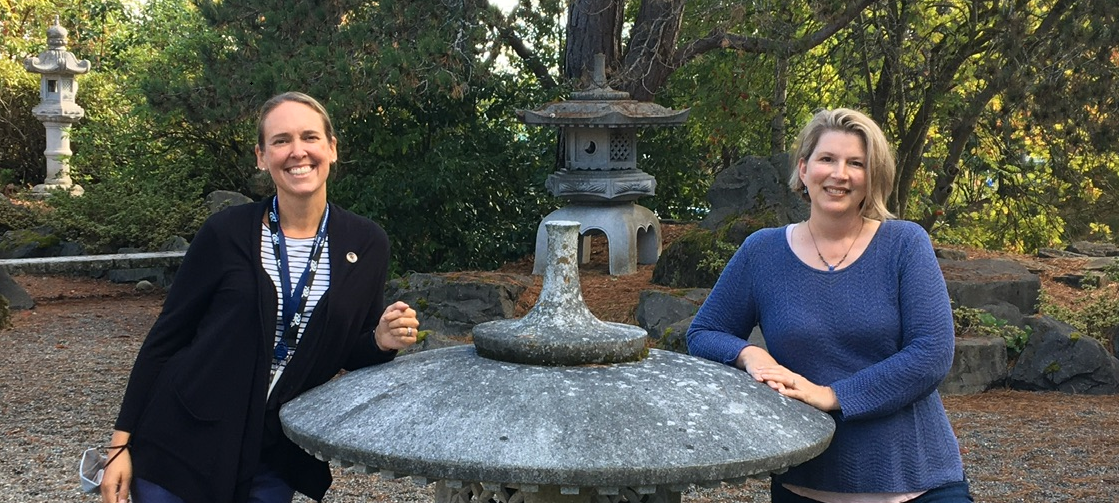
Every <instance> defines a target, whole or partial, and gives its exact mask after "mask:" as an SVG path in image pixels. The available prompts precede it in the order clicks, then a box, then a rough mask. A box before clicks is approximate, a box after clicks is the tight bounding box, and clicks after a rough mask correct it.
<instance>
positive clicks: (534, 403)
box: [280, 221, 835, 503]
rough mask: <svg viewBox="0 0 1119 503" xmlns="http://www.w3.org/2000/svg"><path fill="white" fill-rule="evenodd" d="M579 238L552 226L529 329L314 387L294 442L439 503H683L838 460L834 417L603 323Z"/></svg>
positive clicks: (484, 329) (484, 334) (291, 410)
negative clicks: (707, 491) (403, 481)
mask: <svg viewBox="0 0 1119 503" xmlns="http://www.w3.org/2000/svg"><path fill="white" fill-rule="evenodd" d="M579 227H580V224H579V223H578V222H564V221H551V222H548V223H547V224H546V225H545V230H546V232H547V234H548V251H547V253H546V254H545V255H544V258H545V260H546V263H547V264H548V267H547V268H546V270H545V272H544V281H543V287H542V289H541V291H540V295H539V298H538V300H537V302H536V305H535V307H533V308H532V310H531V311H530V312H529V313H528V314H527V315H525V316H524V317H523V318H519V319H514V320H498V321H491V322H487V323H482V324H479V325H477V326H475V327H474V345H464V346H457V347H449V348H441V349H433V350H427V351H422V352H419V353H415V354H410V355H405V356H401V357H399V358H397V359H396V360H394V361H392V362H389V363H386V364H383V365H375V366H372V367H367V368H364V369H360V370H357V371H354V372H350V373H347V374H345V375H343V376H341V377H339V378H337V379H334V380H332V381H330V382H327V383H326V384H323V385H322V386H319V387H317V388H315V389H312V390H310V391H308V392H307V393H304V394H303V395H301V396H299V397H296V398H295V399H294V400H292V401H290V402H288V403H287V404H285V405H284V406H283V407H282V408H281V409H280V422H281V424H282V425H283V429H284V433H285V434H286V435H287V436H288V438H290V439H291V440H292V441H293V442H295V443H296V444H297V445H299V446H300V447H302V448H303V449H305V450H307V452H309V453H311V454H313V455H315V456H316V457H318V458H319V459H323V460H327V461H330V462H332V463H338V464H340V465H341V466H344V467H351V468H354V469H357V470H361V471H365V472H367V473H380V474H381V476H382V477H387V478H394V477H402V476H411V477H412V479H413V481H415V482H416V483H418V484H421V485H426V484H429V483H431V482H435V483H436V487H435V501H436V503H492V502H496V503H679V502H680V493H681V492H682V491H683V490H684V489H686V488H687V487H688V486H689V485H690V484H693V483H694V484H700V485H703V486H710V485H718V484H720V483H722V482H730V483H736V482H743V481H745V480H746V478H748V477H767V476H768V475H769V474H770V473H774V472H778V473H779V472H782V471H784V470H785V469H786V468H788V467H790V466H793V465H797V464H800V463H803V462H805V461H807V460H809V459H811V458H813V457H815V456H817V455H819V454H820V453H821V452H823V451H824V449H825V448H827V446H828V444H829V443H830V441H831V437H832V434H833V433H834V432H835V423H834V422H833V420H832V419H831V417H830V416H828V415H827V414H825V413H823V412H820V411H819V410H816V409H815V408H813V407H810V406H808V405H806V404H804V403H802V402H799V401H796V400H792V399H789V398H786V397H784V396H782V395H780V394H779V393H777V392H776V391H773V390H772V389H770V388H769V387H768V386H766V385H764V384H760V383H758V382H756V381H754V380H753V379H750V378H749V376H747V375H746V373H745V372H742V371H740V370H738V369H735V368H733V367H731V366H729V365H723V364H720V363H715V362H712V361H708V360H704V359H701V358H697V357H693V356H688V355H684V354H680V353H675V352H671V351H663V350H658V349H647V348H646V347H645V340H646V334H645V331H644V330H642V329H640V328H638V327H635V326H631V325H624V324H621V323H609V322H603V321H600V320H598V319H597V318H595V317H594V315H592V314H591V313H590V311H589V310H588V309H587V306H586V304H584V302H583V296H582V291H581V289H580V287H579V268H578V264H576V263H575V254H576V248H577V246H578V245H577V240H578V236H579V234H578V232H579Z"/></svg>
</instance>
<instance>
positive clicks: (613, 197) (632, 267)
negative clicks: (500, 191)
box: [517, 54, 688, 275]
mask: <svg viewBox="0 0 1119 503" xmlns="http://www.w3.org/2000/svg"><path fill="white" fill-rule="evenodd" d="M517 115H518V116H519V117H520V119H521V120H522V121H523V122H524V123H525V124H527V125H530V126H553V127H558V128H561V129H562V130H563V133H564V135H563V137H564V152H565V166H564V169H562V170H560V171H557V172H555V173H553V174H551V175H550V176H548V180H547V182H546V183H545V186H546V187H547V189H548V191H549V192H551V193H552V195H554V196H556V197H559V198H563V199H566V200H568V201H569V202H570V203H569V204H568V205H567V206H564V207H563V208H560V209H558V210H556V211H553V212H552V213H551V214H549V215H548V216H546V217H544V220H543V221H542V222H540V227H539V228H538V229H537V231H536V259H535V263H534V264H533V269H532V272H533V274H543V272H544V269H545V267H547V264H545V262H544V256H545V254H546V250H547V247H548V243H547V231H545V228H544V227H545V224H547V223H548V222H550V221H553V220H565V221H575V222H579V224H580V229H579V234H580V235H582V236H583V239H582V241H581V242H580V249H581V252H580V254H579V258H580V262H581V263H586V262H589V261H590V246H589V245H590V236H589V233H591V232H601V233H603V234H605V235H606V239H607V243H608V246H609V251H610V274H614V275H623V274H632V273H635V272H637V264H654V263H656V262H657V258H658V257H660V252H661V228H660V220H658V219H657V216H656V215H654V214H653V212H652V211H650V210H649V209H648V208H645V207H643V206H640V205H638V204H636V203H635V202H634V201H636V200H637V199H639V198H641V197H645V196H652V195H654V194H655V193H656V188H657V181H656V178H654V177H653V176H652V175H650V174H648V173H645V172H643V171H641V170H639V169H637V128H639V127H649V126H679V125H680V124H683V123H684V121H686V120H687V119H688V110H683V111H677V110H670V109H667V108H664V107H662V106H660V105H657V104H656V103H649V102H640V101H636V100H632V99H630V96H629V93H627V92H624V91H615V90H614V89H611V88H610V87H609V86H608V85H606V68H605V58H604V57H603V55H601V54H599V55H597V56H596V57H595V66H594V74H593V82H592V84H591V88H590V89H588V90H586V91H582V92H576V93H572V94H571V98H570V99H569V100H566V101H560V102H554V103H549V104H547V105H545V106H543V107H541V108H539V109H537V110H518V111H517Z"/></svg>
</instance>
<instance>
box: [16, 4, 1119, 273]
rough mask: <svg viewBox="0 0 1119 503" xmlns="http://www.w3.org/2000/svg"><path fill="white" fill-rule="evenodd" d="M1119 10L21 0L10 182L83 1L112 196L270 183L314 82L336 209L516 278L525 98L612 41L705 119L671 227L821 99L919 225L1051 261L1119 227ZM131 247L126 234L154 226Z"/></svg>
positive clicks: (547, 152) (626, 62)
mask: <svg viewBox="0 0 1119 503" xmlns="http://www.w3.org/2000/svg"><path fill="white" fill-rule="evenodd" d="M1117 11H1119V6H1117V5H1115V4H1114V2H1112V1H1110V0H975V1H963V0H938V1H936V2H932V1H924V0H858V1H855V2H845V1H839V0H794V1H791V2H789V1H775V0H757V1H751V2H740V1H729V0H568V1H560V0H520V1H519V2H518V3H517V4H516V5H515V6H514V8H513V9H512V10H509V11H502V10H500V9H498V8H497V7H494V6H492V5H490V4H489V3H488V1H487V0H460V1H456V2H444V1H440V2H415V1H408V0H379V1H376V2H369V1H367V0H332V1H329V2H328V1H322V0H314V1H307V2H296V3H291V2H286V1H282V0H149V1H147V2H143V3H139V2H138V3H131V2H129V1H128V0H58V1H57V2H47V1H46V0H0V20H2V21H0V35H2V36H3V37H2V40H3V41H2V42H0V54H2V55H3V57H2V58H0V84H2V85H0V133H2V134H0V175H3V176H4V177H7V179H9V180H12V181H15V182H17V183H20V184H33V183H35V182H37V181H38V180H36V177H39V179H40V180H41V176H42V175H41V173H40V172H39V166H42V156H41V150H42V143H41V142H42V141H43V140H42V134H41V130H40V129H39V125H38V123H37V121H35V120H34V118H33V117H31V116H30V113H29V112H28V111H27V110H28V109H29V107H30V106H33V105H34V103H35V102H36V101H37V98H38V97H37V84H36V82H35V79H34V77H33V76H31V75H29V74H26V72H23V71H22V60H23V58H25V57H26V56H29V55H32V54H34V53H37V52H38V51H40V50H42V48H43V47H44V44H45V37H44V34H45V30H46V27H47V26H49V24H50V23H51V22H52V21H53V17H54V16H55V15H58V16H59V18H60V21H61V22H62V24H63V25H64V26H66V27H67V28H68V29H69V30H70V34H71V35H70V37H71V41H70V50H71V51H72V52H74V53H75V54H77V55H78V56H79V57H80V58H83V59H90V60H91V61H93V62H94V65H95V66H94V71H93V72H91V73H90V74H89V75H87V76H83V77H81V79H82V84H81V85H82V87H81V95H80V96H79V101H80V102H81V104H82V105H83V107H85V108H86V110H87V117H86V118H84V119H83V120H82V121H81V122H80V123H79V124H78V125H76V126H75V128H74V140H73V143H72V145H73V148H74V150H75V156H74V165H75V177H76V178H77V179H78V180H79V181H80V182H82V183H83V186H86V188H87V191H91V190H92V192H93V196H94V197H93V198H91V200H95V199H96V192H97V190H98V189H97V188H96V187H98V186H102V185H103V186H104V187H106V188H105V190H104V191H105V192H106V193H109V194H114V196H113V197H117V196H116V194H118V193H119V191H120V190H123V189H122V187H128V186H133V185H137V184H136V182H137V181H140V180H145V181H146V183H147V184H146V185H144V188H143V189H142V190H145V191H148V193H149V194H157V195H158V197H156V199H158V200H160V201H166V200H178V201H187V202H191V201H198V200H200V198H201V195H202V194H204V193H206V192H208V191H211V190H214V189H230V190H238V191H241V192H244V193H248V194H254V195H256V196H257V197H262V196H263V195H264V194H266V193H267V191H268V188H267V187H266V186H262V185H261V183H260V180H259V178H258V177H255V176H254V173H255V169H254V166H255V163H254V159H253V146H254V144H255V141H256V138H255V126H254V121H255V115H256V109H257V107H258V106H259V105H260V104H261V103H263V102H264V101H265V100H266V99H267V98H268V97H270V96H272V95H274V94H276V93H279V92H283V91H287V90H300V91H304V92H307V93H309V94H311V95H313V96H316V97H318V98H320V99H321V100H322V101H323V102H324V104H325V105H326V106H327V108H328V110H329V111H330V113H331V115H332V117H333V118H334V121H335V125H336V126H337V129H338V131H339V141H340V149H341V156H340V157H341V166H340V169H339V170H338V171H339V172H340V173H339V176H338V179H337V180H335V181H334V183H333V186H332V189H331V190H332V198H334V199H335V200H337V201H339V202H341V203H342V204H343V205H345V206H347V207H349V208H351V209H354V210H355V211H358V212H359V213H363V214H365V215H368V216H370V217H372V218H374V219H375V220H378V221H380V222H382V224H383V225H384V226H385V227H386V229H387V230H388V231H389V233H390V235H391V236H392V237H393V239H394V256H396V257H397V261H398V263H397V264H396V265H395V266H396V267H397V270H401V271H402V270H408V269H415V270H446V269H455V268H475V267H493V266H496V265H498V264H500V263H501V262H502V261H505V260H512V259H516V258H518V257H519V256H521V255H523V254H525V253H529V252H530V250H531V246H532V236H533V235H534V234H535V227H536V225H537V224H538V222H539V220H540V218H541V217H542V216H543V215H545V214H546V213H547V212H548V211H549V210H551V209H553V208H555V207H556V206H558V205H559V204H561V202H560V201H557V200H555V199H554V198H552V197H551V196H549V195H547V194H546V193H545V191H544V188H543V180H544V178H545V177H546V176H547V174H548V173H549V172H551V171H552V170H554V169H556V166H555V161H556V148H555V141H556V132H555V131H550V130H540V129H534V128H526V127H524V126H523V125H521V124H519V123H518V122H517V120H516V114H515V111H516V110H517V109H526V108H535V107H537V106H540V105H543V104H544V103H546V102H548V101H550V100H555V99H563V98H564V97H565V96H566V95H567V93H569V92H570V91H572V90H576V89H580V88H582V87H583V86H584V85H585V84H586V82H585V80H584V79H585V75H586V69H587V68H588V67H589V62H590V61H592V58H593V56H594V54H598V53H601V54H604V55H606V58H607V64H608V68H609V78H610V85H611V86H612V87H613V88H615V89H619V90H624V91H627V92H629V93H630V94H631V96H633V97H634V98H636V99H641V100H655V101H657V102H659V103H661V104H662V105H665V106H668V107H672V108H677V109H682V108H691V109H692V113H691V119H690V120H689V122H688V123H687V124H686V125H685V126H683V127H682V128H680V129H676V130H652V131H643V132H642V133H641V138H640V139H641V145H640V147H639V149H640V151H641V153H642V159H641V160H640V161H639V166H638V167H639V168H641V169H643V170H646V171H648V172H650V173H652V174H654V175H655V176H656V177H657V180H658V188H657V191H658V194H657V196H656V197H653V198H649V199H646V200H642V201H641V203H642V204H644V205H646V206H648V207H650V208H652V209H654V210H655V211H657V212H658V213H659V214H660V215H661V216H662V218H696V217H698V216H701V215H702V213H703V207H704V205H705V199H704V195H705V190H706V185H707V184H708V183H709V182H710V180H711V179H712V178H713V175H714V174H715V173H717V172H718V171H719V170H721V169H724V168H726V167H727V166H729V165H730V164H731V163H733V162H735V161H737V160H738V159H740V158H741V157H743V156H746V155H762V156H768V155H771V154H773V153H777V152H784V151H787V150H788V148H789V145H788V144H789V143H790V141H791V140H792V138H793V137H794V136H795V133H796V131H797V128H798V127H799V126H800V124H802V123H804V122H805V121H806V120H807V119H808V117H809V116H810V115H811V113H812V112H813V111H814V110H816V109H819V108H825V107H826V108H831V107H837V106H848V107H855V108H861V109H863V110H865V111H867V112H868V113H869V114H870V115H871V116H872V117H874V118H875V119H876V120H877V121H878V122H879V123H880V124H882V126H883V129H884V130H886V132H887V134H888V135H889V136H890V137H891V138H892V139H893V140H894V142H895V145H896V146H897V152H898V172H899V176H898V177H897V187H896V190H895V192H894V198H893V200H892V201H891V208H892V209H894V210H895V211H896V212H897V213H898V214H900V215H901V216H902V217H904V218H909V219H912V220H915V221H918V222H920V223H922V224H923V225H924V226H925V227H926V228H927V229H929V230H930V231H931V232H932V233H933V234H934V235H936V237H937V238H938V239H941V240H945V241H954V242H960V243H966V244H972V245H980V246H987V247H993V248H1006V249H1015V250H1023V251H1024V250H1031V249H1036V248H1038V247H1042V246H1050V245H1053V244H1055V243H1058V242H1060V241H1069V240H1072V239H1077V238H1080V237H1085V236H1096V237H1105V238H1110V237H1111V236H1110V230H1111V229H1112V228H1114V227H1115V226H1116V225H1119V213H1117V212H1116V211H1115V210H1113V209H1112V208H1115V204H1113V200H1114V198H1115V196H1113V195H1112V194H1114V193H1115V191H1114V190H1111V189H1112V188H1113V187H1114V186H1115V185H1116V184H1119V165H1117V164H1116V148H1115V147H1114V145H1115V135H1116V133H1115V131H1116V127H1115V126H1116V124H1115V122H1116V117H1117V114H1116V112H1117V110H1116V107H1117V103H1116V101H1115V97H1114V93H1113V92H1111V90H1112V89H1114V85H1113V84H1114V81H1115V78H1116V72H1117V66H1119V55H1117V53H1116V49H1115V48H1116V47H1119V31H1117V30H1115V28H1114V26H1117V23H1116V21H1117V19H1116V17H1117ZM114 187H116V188H114ZM110 189H111V190H110ZM137 190H140V189H137ZM154 201H155V199H153V204H152V205H153V206H155V207H160V208H167V207H170V206H166V205H163V204H162V203H161V204H155V203H154ZM101 220H104V219H103V218H102V219H101ZM193 221H194V220H190V222H193ZM153 222H156V223H153V224H152V225H164V226H168V225H178V226H189V225H192V224H190V223H189V222H166V221H163V220H161V219H153ZM114 236H116V237H112V238H109V237H105V238H102V241H106V242H108V241H114V242H116V241H128V240H129V239H134V238H128V237H126V236H124V235H115V234H114Z"/></svg>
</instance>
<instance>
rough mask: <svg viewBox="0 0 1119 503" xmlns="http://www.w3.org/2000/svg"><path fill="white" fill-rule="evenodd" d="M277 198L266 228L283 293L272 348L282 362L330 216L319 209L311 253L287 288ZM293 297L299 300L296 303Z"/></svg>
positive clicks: (296, 329) (291, 343)
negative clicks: (278, 333)
mask: <svg viewBox="0 0 1119 503" xmlns="http://www.w3.org/2000/svg"><path fill="white" fill-rule="evenodd" d="M278 201H279V197H278V196H277V197H273V198H272V210H271V211H269V212H268V229H269V230H270V231H272V249H273V250H274V252H275V253H274V255H275V258H276V269H277V270H278V271H279V273H280V295H283V296H284V310H283V313H282V316H283V322H284V334H283V336H281V337H280V340H279V341H277V342H276V346H275V347H274V348H273V350H272V357H273V358H274V359H275V360H276V361H277V362H282V361H284V360H285V359H287V357H288V348H289V347H294V346H295V342H296V334H298V333H299V323H300V322H301V321H302V320H303V316H302V312H303V309H304V308H305V307H306V306H307V298H308V297H310V296H311V283H312V282H314V281H315V272H316V271H318V269H319V258H320V257H321V256H322V249H323V243H325V242H326V220H327V218H328V217H329V216H330V206H329V205H327V207H326V209H325V210H323V213H322V220H320V221H319V232H318V234H315V240H314V242H312V243H311V255H310V256H309V257H308V258H307V268H306V269H304V270H303V274H301V275H300V276H299V282H297V283H296V284H295V288H294V289H293V288H292V287H291V273H290V272H289V270H288V250H287V245H286V243H285V242H284V231H283V229H281V228H280V207H279V202H278ZM296 299H299V302H298V305H296Z"/></svg>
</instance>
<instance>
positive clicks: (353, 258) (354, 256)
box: [346, 252, 357, 264]
mask: <svg viewBox="0 0 1119 503" xmlns="http://www.w3.org/2000/svg"><path fill="white" fill-rule="evenodd" d="M346 260H347V261H349V262H350V263H351V264H353V263H354V262H357V254H356V253H354V252H350V253H347V254H346Z"/></svg>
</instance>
